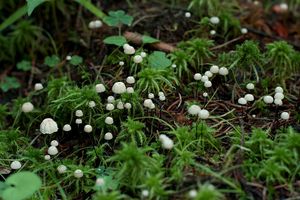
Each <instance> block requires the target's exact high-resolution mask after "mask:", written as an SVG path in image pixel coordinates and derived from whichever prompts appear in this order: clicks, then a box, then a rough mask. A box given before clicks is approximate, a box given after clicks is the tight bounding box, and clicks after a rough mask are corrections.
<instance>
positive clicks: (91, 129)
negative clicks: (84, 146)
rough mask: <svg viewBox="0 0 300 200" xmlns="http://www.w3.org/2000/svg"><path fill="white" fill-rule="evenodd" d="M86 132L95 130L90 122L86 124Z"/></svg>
mask: <svg viewBox="0 0 300 200" xmlns="http://www.w3.org/2000/svg"><path fill="white" fill-rule="evenodd" d="M83 130H84V132H86V133H90V132H92V131H93V127H92V126H91V125H89V124H87V125H85V126H84V129H83Z"/></svg>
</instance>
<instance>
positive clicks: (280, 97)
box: [274, 92, 284, 100]
mask: <svg viewBox="0 0 300 200" xmlns="http://www.w3.org/2000/svg"><path fill="white" fill-rule="evenodd" d="M274 98H275V99H280V100H282V99H284V95H283V94H282V93H279V92H277V93H275V95H274Z"/></svg>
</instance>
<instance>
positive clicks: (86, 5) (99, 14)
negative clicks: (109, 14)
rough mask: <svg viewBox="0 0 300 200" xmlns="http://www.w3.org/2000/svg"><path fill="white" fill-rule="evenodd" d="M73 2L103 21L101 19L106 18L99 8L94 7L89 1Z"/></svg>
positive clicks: (78, 0) (77, 0) (79, 0)
mask: <svg viewBox="0 0 300 200" xmlns="http://www.w3.org/2000/svg"><path fill="white" fill-rule="evenodd" d="M75 1H76V2H77V3H79V4H80V5H82V6H83V7H84V8H85V9H87V10H89V11H90V12H91V13H93V14H94V15H96V16H97V17H99V18H101V19H103V17H105V16H106V15H105V14H104V12H102V10H101V9H100V8H97V7H96V6H94V5H93V4H92V3H91V2H90V1H89V0H75Z"/></svg>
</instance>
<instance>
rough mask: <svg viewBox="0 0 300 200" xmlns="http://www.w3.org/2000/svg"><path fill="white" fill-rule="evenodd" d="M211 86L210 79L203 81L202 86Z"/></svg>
mask: <svg viewBox="0 0 300 200" xmlns="http://www.w3.org/2000/svg"><path fill="white" fill-rule="evenodd" d="M211 86H212V83H211V81H205V82H204V87H206V88H209V87H211Z"/></svg>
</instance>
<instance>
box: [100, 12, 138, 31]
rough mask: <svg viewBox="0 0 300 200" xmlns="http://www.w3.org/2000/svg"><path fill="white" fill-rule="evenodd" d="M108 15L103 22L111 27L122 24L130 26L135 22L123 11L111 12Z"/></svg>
mask: <svg viewBox="0 0 300 200" xmlns="http://www.w3.org/2000/svg"><path fill="white" fill-rule="evenodd" d="M108 14H109V15H108V16H106V17H104V19H103V21H104V22H105V23H106V24H107V25H109V26H116V27H118V26H120V25H122V24H125V25H128V26H130V25H131V23H132V21H133V17H132V16H130V15H127V14H125V12H124V11H123V10H117V11H110V12H109V13H108Z"/></svg>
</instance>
